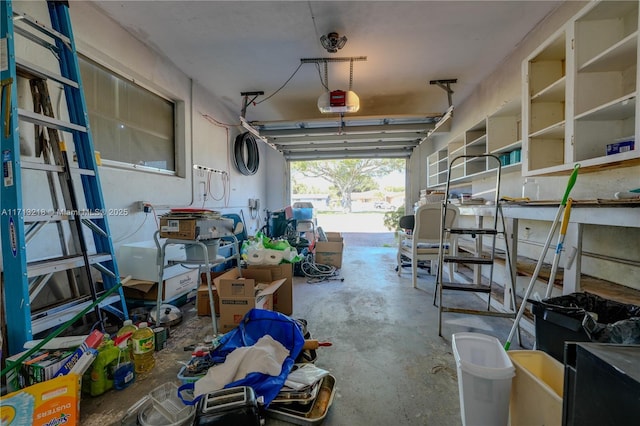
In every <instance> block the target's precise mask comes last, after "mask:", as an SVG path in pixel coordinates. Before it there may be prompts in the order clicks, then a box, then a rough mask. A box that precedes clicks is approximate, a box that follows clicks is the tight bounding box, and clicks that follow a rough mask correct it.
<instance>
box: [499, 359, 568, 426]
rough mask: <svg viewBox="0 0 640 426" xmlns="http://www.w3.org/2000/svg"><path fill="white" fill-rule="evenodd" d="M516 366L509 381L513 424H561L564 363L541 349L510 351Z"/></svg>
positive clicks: (531, 425) (532, 425) (535, 425)
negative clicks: (514, 372)
mask: <svg viewBox="0 0 640 426" xmlns="http://www.w3.org/2000/svg"><path fill="white" fill-rule="evenodd" d="M508 355H509V358H511V362H512V363H513V366H514V367H515V369H516V376H515V378H514V379H513V382H512V384H511V402H510V404H509V414H510V416H511V424H512V425H530V426H538V425H540V426H542V425H560V424H561V423H562V395H563V387H564V365H563V364H561V363H560V362H558V361H557V360H555V359H554V358H553V357H551V355H549V354H547V353H545V352H542V351H524V350H523V351H509V352H508Z"/></svg>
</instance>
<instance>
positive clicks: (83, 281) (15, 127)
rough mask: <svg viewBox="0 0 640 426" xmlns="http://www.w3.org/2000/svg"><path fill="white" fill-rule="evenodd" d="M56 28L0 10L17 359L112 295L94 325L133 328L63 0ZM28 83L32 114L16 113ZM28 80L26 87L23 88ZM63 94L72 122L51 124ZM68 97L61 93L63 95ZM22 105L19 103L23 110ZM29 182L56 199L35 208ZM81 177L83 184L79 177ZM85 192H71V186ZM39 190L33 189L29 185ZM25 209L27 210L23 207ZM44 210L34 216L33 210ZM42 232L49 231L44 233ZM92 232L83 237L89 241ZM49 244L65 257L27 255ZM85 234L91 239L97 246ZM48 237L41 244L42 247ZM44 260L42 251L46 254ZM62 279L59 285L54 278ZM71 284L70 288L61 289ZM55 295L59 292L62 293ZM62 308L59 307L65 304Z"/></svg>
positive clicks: (6, 245) (0, 202)
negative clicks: (31, 56)
mask: <svg viewBox="0 0 640 426" xmlns="http://www.w3.org/2000/svg"><path fill="white" fill-rule="evenodd" d="M46 3H47V6H48V9H49V17H50V21H51V22H50V26H48V25H47V24H43V23H42V22H39V21H37V20H36V19H34V18H32V17H30V16H28V15H26V14H19V13H16V12H14V11H13V7H12V3H11V1H10V0H3V1H2V2H0V18H1V22H0V47H1V49H0V80H1V81H2V92H1V101H2V128H1V131H0V133H1V134H2V145H1V148H2V168H3V182H2V186H1V188H0V195H1V198H0V212H1V217H0V231H1V239H2V263H3V271H4V272H3V273H4V284H3V285H4V308H5V309H4V317H5V318H4V319H5V320H6V325H7V337H8V344H9V352H10V354H14V353H17V352H20V351H21V350H22V348H23V345H24V343H25V342H26V341H28V340H31V339H32V338H33V336H34V335H36V334H38V333H41V332H44V331H46V330H49V329H52V328H53V327H56V326H59V325H61V324H63V323H65V322H66V321H68V320H70V319H72V318H73V317H74V316H76V315H77V314H78V313H80V312H82V311H83V309H85V308H88V307H89V306H91V305H92V304H96V303H95V302H96V300H97V299H98V298H99V296H101V294H102V293H103V292H108V291H109V290H110V289H111V290H112V291H113V293H112V295H110V296H109V297H105V298H103V300H102V301H101V302H100V303H99V304H96V306H95V308H94V310H93V311H94V313H95V316H96V318H95V321H96V324H95V325H94V326H97V325H99V326H100V327H101V328H104V319H103V311H106V312H109V313H110V314H112V315H114V316H116V317H117V318H119V319H127V318H128V314H127V308H126V304H125V299H124V295H123V292H122V288H121V287H120V288H118V289H117V290H116V289H115V288H114V287H116V286H119V284H120V277H119V274H118V268H117V264H116V261H115V252H114V248H113V243H112V240H111V234H110V232H109V226H108V223H107V216H108V211H107V210H106V209H105V204H104V198H103V194H102V189H101V186H100V179H99V176H98V164H97V160H96V156H95V154H94V147H93V140H92V137H91V132H90V129H89V122H88V113H87V107H86V102H85V97H84V93H83V89H82V83H81V79H80V68H79V65H78V56H77V52H76V49H75V42H74V39H73V33H72V29H71V20H70V16H69V5H68V3H67V2H66V1H47V2H46ZM16 41H18V42H19V43H24V44H21V45H20V46H26V45H28V49H25V50H27V51H29V52H37V49H40V51H41V52H42V53H41V54H40V55H37V58H38V60H40V59H41V58H44V59H46V60H47V63H52V64H54V65H55V66H54V68H58V64H59V69H56V70H55V71H51V67H49V66H48V65H47V66H42V65H41V64H34V63H31V62H28V61H27V60H26V59H21V58H18V57H16V46H15V44H16ZM19 77H20V78H21V79H25V80H28V81H29V85H30V88H31V95H32V101H33V111H29V110H27V109H24V108H19V106H18V95H17V91H18V87H24V86H25V85H19V84H18V81H19V80H18V78H19ZM20 81H22V80H20ZM59 86H62V88H63V89H64V100H66V109H67V111H64V108H62V112H61V114H64V112H67V114H68V121H64V120H62V119H60V118H55V117H54V107H53V105H52V102H51V99H50V96H49V87H59ZM60 96H62V94H60ZM25 98H26V97H25V96H22V97H21V102H25V101H24V99H25ZM21 123H31V124H34V129H35V131H34V136H35V137H34V139H35V140H34V141H33V144H34V146H35V152H36V157H35V158H34V157H26V156H22V157H21V151H20V149H21V144H20V139H21V135H20V130H21V129H22V131H23V132H24V133H25V135H23V136H22V138H23V149H24V143H25V141H26V139H27V138H29V136H30V135H28V133H29V132H26V131H24V129H25V126H24V125H23V127H20V124H21ZM69 135H70V136H71V137H72V139H73V147H68V146H66V145H65V142H64V140H63V139H62V138H61V136H66V137H67V138H68V137H69ZM24 171H28V172H29V176H30V178H29V179H28V181H29V182H40V181H42V182H44V181H45V179H44V177H43V174H44V175H46V182H47V183H48V184H49V189H50V194H51V199H50V200H45V201H48V205H47V206H46V207H45V208H41V207H40V206H41V205H42V203H43V201H42V200H41V199H39V197H38V199H37V200H34V196H33V195H32V193H34V192H37V193H38V194H39V192H38V190H39V188H32V187H31V188H26V187H25V188H23V172H24ZM78 176H79V178H78ZM78 181H79V182H80V183H81V186H82V192H80V191H75V189H74V182H75V183H76V186H78V185H77V182H78ZM31 184H32V185H33V183H31ZM23 199H27V200H28V204H29V206H27V205H25V204H27V203H23ZM32 204H38V207H37V208H30V206H31V205H32ZM42 231H44V232H42ZM85 231H87V232H85ZM38 234H40V239H39V241H42V240H43V239H44V240H47V241H49V242H50V240H51V238H50V237H51V236H52V235H57V237H58V238H59V240H60V247H59V251H56V250H55V249H54V248H52V249H51V250H50V253H49V254H48V255H45V256H44V259H43V258H40V259H37V260H35V259H33V256H28V255H27V247H28V244H29V243H30V242H31V243H33V244H35V243H34V241H35V242H38V240H35V238H36V236H37V235H38ZM86 234H91V235H92V237H93V239H92V242H93V247H91V242H90V239H89V238H85V235H86ZM43 237H44V238H43ZM41 251H42V250H41ZM92 268H95V269H96V270H97V271H99V273H100V275H101V278H102V283H103V284H102V288H100V287H99V286H98V285H97V284H96V282H94V277H93V275H94V274H93V270H92ZM55 273H59V274H58V276H57V278H56V279H52V278H53V277H54V274H55ZM61 274H66V275H65V276H66V279H65V277H63V278H62V286H63V287H64V286H65V285H66V284H67V283H68V286H69V287H68V289H67V288H64V289H63V291H61V290H60V286H61V283H60V275H61ZM54 282H55V286H56V290H55V291H54V292H53V293H51V294H52V295H54V296H55V298H56V299H59V300H56V301H55V302H53V303H52V302H50V301H48V300H47V303H45V304H44V307H39V308H38V309H36V310H34V311H32V309H31V304H32V302H33V301H34V299H35V298H36V296H37V295H38V294H40V293H41V292H42V291H43V290H44V289H47V290H48V291H49V292H51V291H52V288H53V286H54ZM56 292H57V293H56ZM60 299H61V300H60Z"/></svg>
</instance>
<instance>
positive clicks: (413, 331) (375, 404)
mask: <svg viewBox="0 0 640 426" xmlns="http://www.w3.org/2000/svg"><path fill="white" fill-rule="evenodd" d="M344 237H345V252H344V259H343V267H342V269H341V276H342V277H343V278H344V281H326V282H322V283H317V284H308V283H306V279H305V278H303V277H294V315H293V317H295V318H304V319H306V320H307V321H308V328H309V331H310V332H311V334H312V336H313V337H314V338H317V339H319V340H321V341H324V340H326V341H330V342H333V346H332V347H325V348H320V349H318V359H317V361H316V365H317V366H318V367H321V368H324V369H327V370H329V371H330V372H331V374H332V375H334V376H335V377H336V393H335V398H334V401H333V405H332V406H331V408H330V410H329V412H328V414H327V417H326V419H325V421H324V423H323V424H324V425H326V426H338V425H339V426H344V425H354V426H359V425H367V426H376V425H384V426H388V425H458V424H460V423H461V420H460V411H459V410H460V406H459V397H458V385H457V378H456V364H455V360H454V358H453V355H452V350H451V335H452V334H453V333H456V332H462V331H473V332H479V333H484V334H489V335H493V336H496V337H497V338H498V339H499V340H500V341H501V342H504V341H505V340H506V338H507V336H508V334H509V331H510V329H511V325H512V321H511V320H509V319H502V318H492V317H478V316H469V315H459V314H444V324H443V335H444V336H445V337H444V338H441V337H439V336H438V331H437V324H438V311H437V308H436V307H434V306H433V304H432V301H433V291H434V279H433V276H431V275H428V274H427V273H426V271H422V272H421V273H420V275H419V280H418V283H419V288H418V289H414V288H413V287H412V286H411V275H410V271H409V269H408V268H404V270H403V274H402V276H401V277H398V276H397V275H396V271H395V265H396V249H395V247H393V246H392V245H393V244H394V242H393V234H390V233H386V234H384V233H383V234H369V235H363V234H359V233H353V234H349V233H345V234H344ZM385 245H387V246H386V247H385ZM388 245H391V246H388ZM450 297H451V299H448V298H446V299H445V301H446V303H447V304H448V305H452V304H453V303H452V301H453V300H454V299H453V297H455V298H456V299H455V300H456V304H457V305H459V306H465V307H475V308H482V307H483V306H486V304H485V302H483V301H481V300H480V299H479V298H477V296H475V295H473V294H455V295H454V296H450ZM182 310H183V312H184V314H185V319H184V320H183V322H182V323H181V324H180V325H179V326H177V327H176V328H175V329H173V330H172V336H171V338H170V339H169V341H168V346H167V348H166V349H164V350H162V351H160V352H157V353H156V355H157V357H156V366H155V369H154V370H153V371H152V372H151V373H149V374H147V375H145V376H139V377H138V378H137V379H136V382H135V383H134V384H133V385H132V386H130V387H129V388H127V389H125V390H123V391H115V390H112V391H109V392H107V393H106V394H104V395H102V396H100V397H96V398H91V397H86V396H85V397H83V399H82V403H81V424H82V425H101V426H102V425H110V424H119V423H120V420H121V418H122V417H123V415H124V413H125V412H126V410H127V408H128V407H130V406H131V405H132V404H133V403H135V402H136V401H137V400H138V399H139V398H141V397H142V396H144V395H145V394H147V393H148V392H149V391H151V390H152V389H154V388H155V387H156V386H159V385H161V384H163V383H165V382H168V381H172V382H175V383H176V384H178V383H179V382H178V380H177V378H176V374H177V373H178V370H179V369H180V364H179V363H178V362H179V361H186V360H187V359H188V358H189V352H185V351H184V350H183V347H184V346H187V345H189V344H193V343H197V342H199V341H203V339H204V337H205V336H206V335H207V334H210V333H211V331H212V330H211V322H210V321H211V319H210V318H209V317H197V316H196V315H195V307H194V306H193V305H186V306H183V307H182ZM523 338H524V345H525V347H527V348H531V346H532V345H531V342H532V340H531V336H528V335H526V334H525V333H524V332H523ZM512 349H519V346H518V344H517V342H514V343H513V344H512ZM266 424H267V425H272V426H280V425H287V424H289V423H285V422H281V421H277V420H274V419H267V421H266Z"/></svg>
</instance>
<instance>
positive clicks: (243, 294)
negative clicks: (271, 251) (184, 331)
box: [216, 269, 286, 333]
mask: <svg viewBox="0 0 640 426" xmlns="http://www.w3.org/2000/svg"><path fill="white" fill-rule="evenodd" d="M243 275H244V274H243ZM262 276H265V277H266V276H267V274H262ZM285 281H286V280H285V279H284V278H283V279H279V280H275V281H271V282H260V280H257V279H253V278H247V277H244V276H242V277H240V271H238V269H232V270H230V271H228V272H226V273H224V274H223V275H221V276H220V277H218V278H216V289H217V290H218V294H219V296H220V330H221V331H222V332H224V333H226V332H228V331H230V330H232V329H234V328H235V327H237V326H238V324H239V323H240V321H241V320H242V318H244V316H245V315H246V313H247V312H249V310H251V309H253V308H255V309H265V310H269V311H271V310H273V294H274V293H275V292H276V290H278V289H279V288H280V286H281V285H282V284H284V282H285Z"/></svg>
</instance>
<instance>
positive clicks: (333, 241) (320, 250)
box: [315, 232, 344, 269]
mask: <svg viewBox="0 0 640 426" xmlns="http://www.w3.org/2000/svg"><path fill="white" fill-rule="evenodd" d="M325 234H326V236H327V241H318V242H317V243H316V247H315V251H316V263H318V264H321V265H329V266H334V267H336V268H337V269H340V268H342V252H343V250H344V242H343V239H342V234H341V233H340V232H325Z"/></svg>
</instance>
